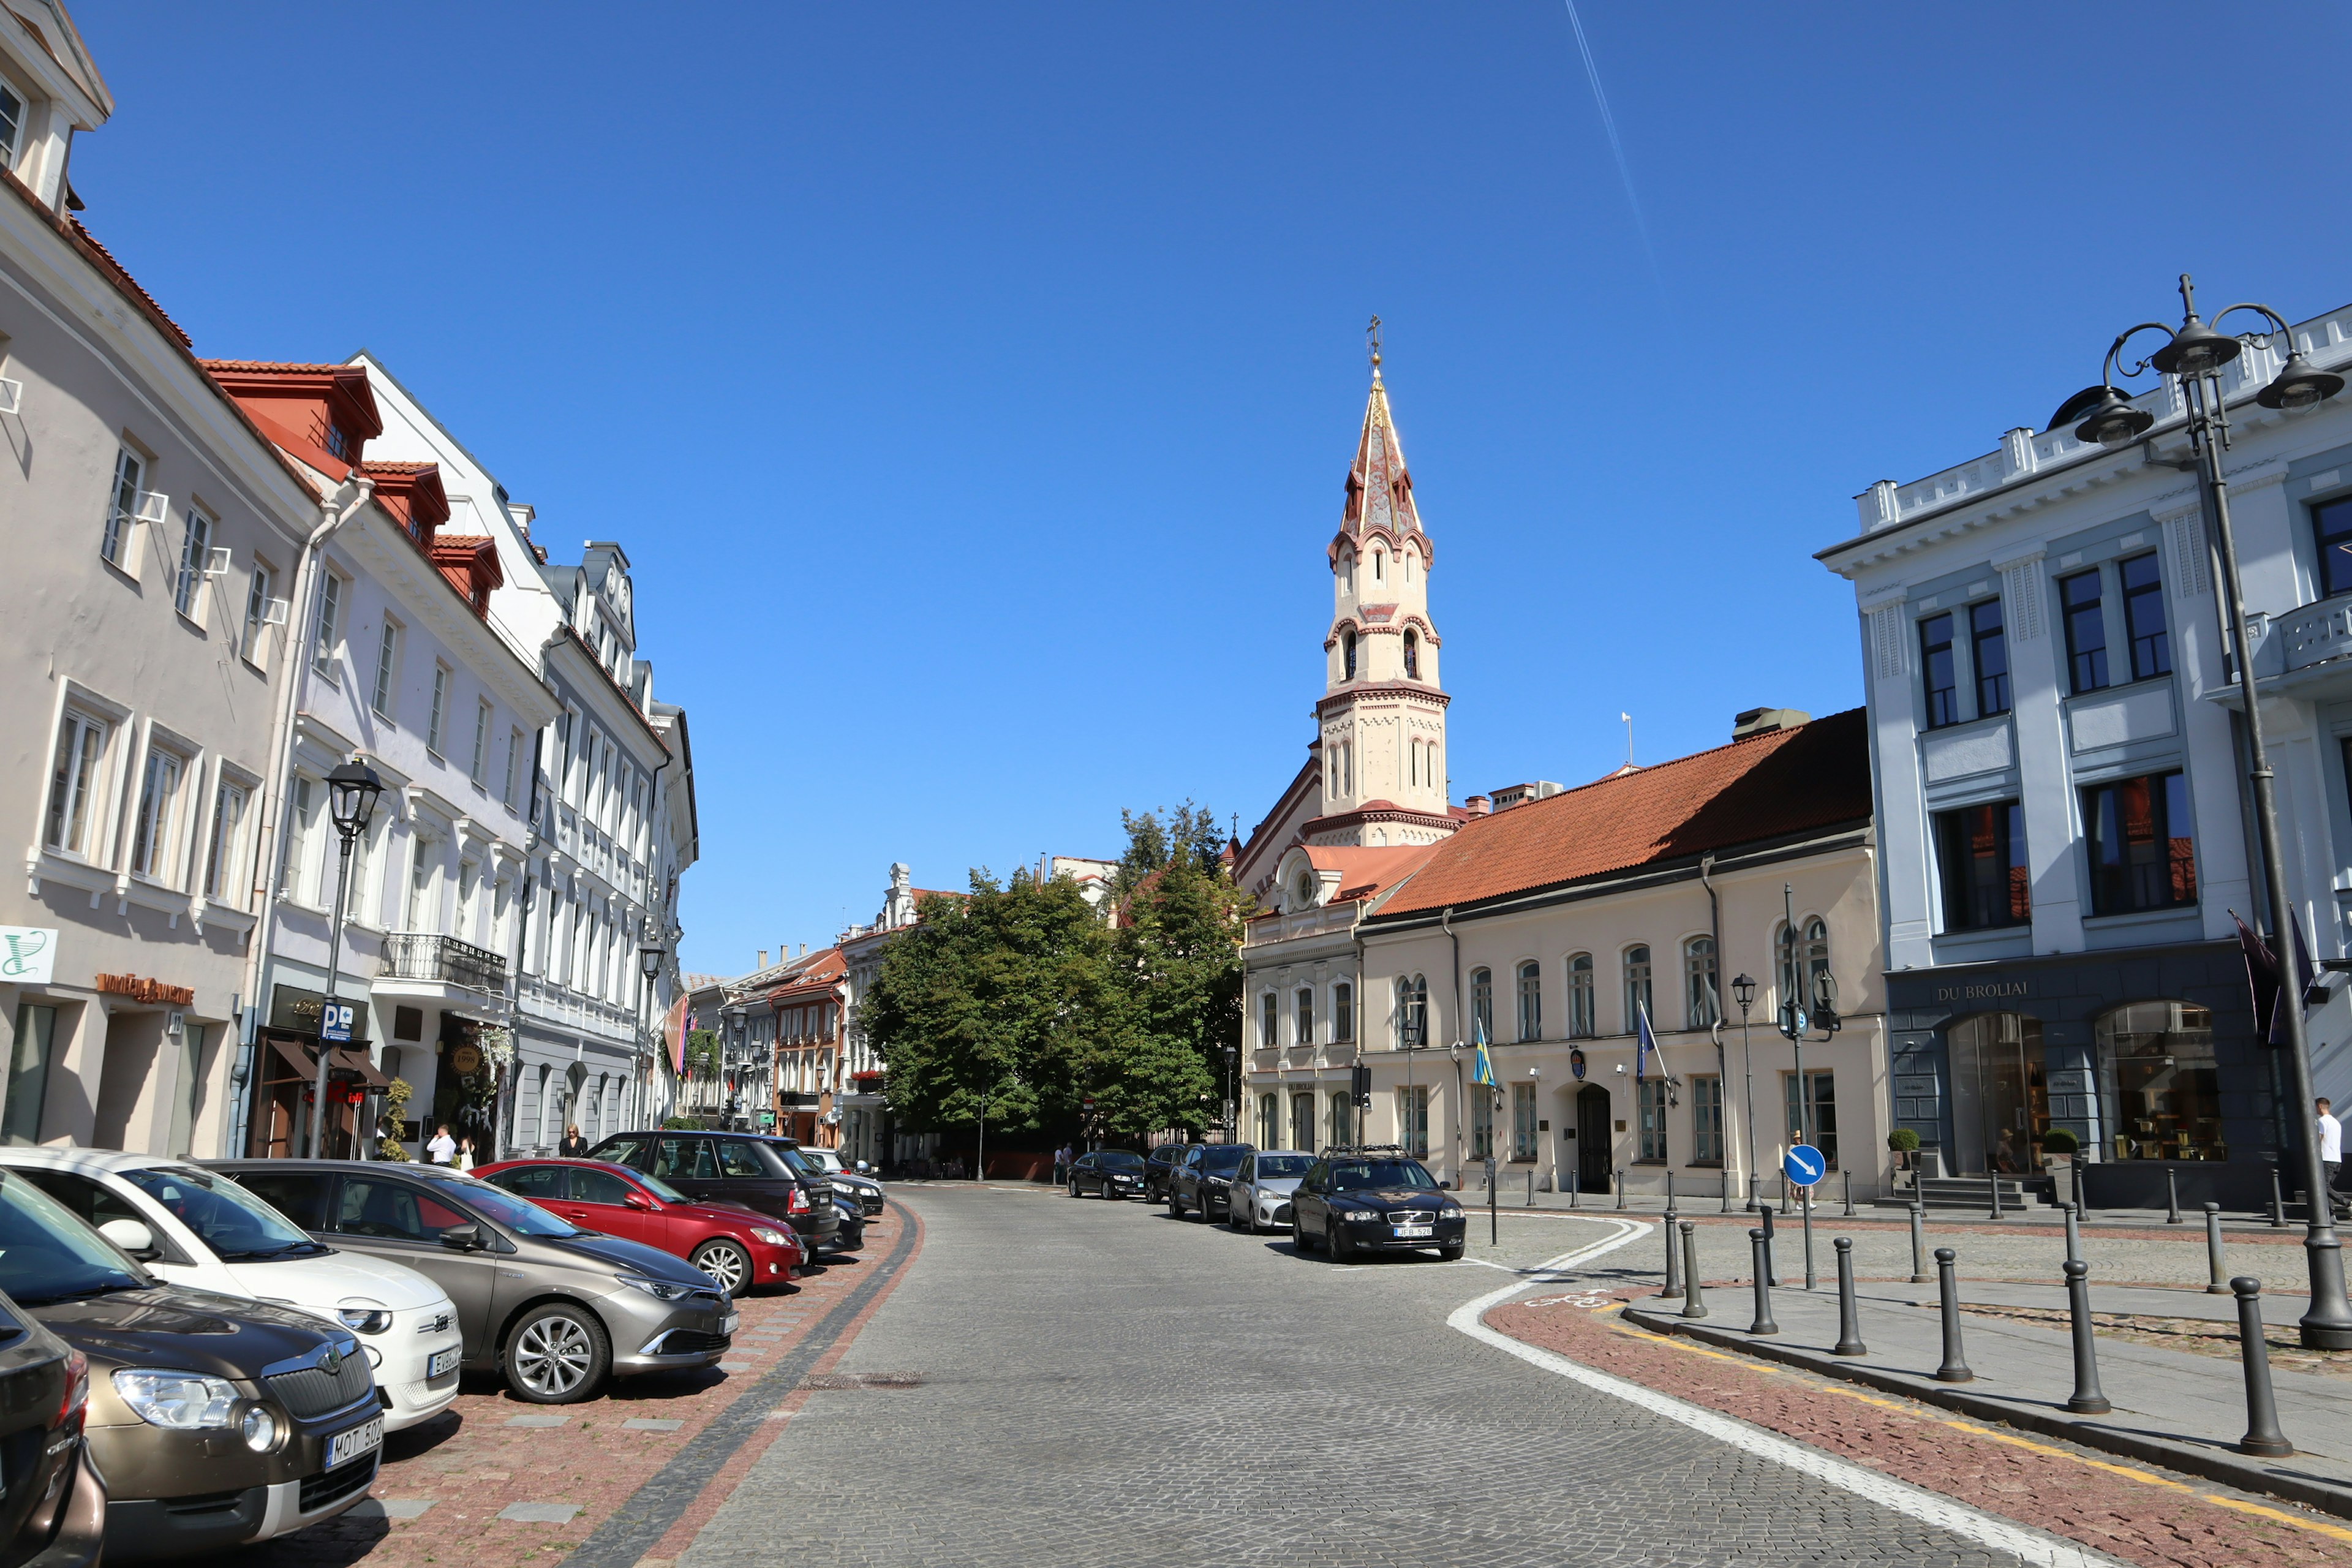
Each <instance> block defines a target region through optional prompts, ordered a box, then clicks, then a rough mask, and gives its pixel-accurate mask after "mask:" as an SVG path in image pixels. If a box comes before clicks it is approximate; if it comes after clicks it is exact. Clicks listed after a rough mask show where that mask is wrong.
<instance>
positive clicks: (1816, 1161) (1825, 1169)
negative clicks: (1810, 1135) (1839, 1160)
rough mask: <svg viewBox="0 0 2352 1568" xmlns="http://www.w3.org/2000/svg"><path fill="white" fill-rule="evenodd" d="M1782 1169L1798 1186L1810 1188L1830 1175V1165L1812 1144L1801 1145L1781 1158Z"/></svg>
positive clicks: (1791, 1149) (1794, 1147)
mask: <svg viewBox="0 0 2352 1568" xmlns="http://www.w3.org/2000/svg"><path fill="white" fill-rule="evenodd" d="M1780 1169H1781V1170H1782V1171H1784V1172H1786V1173H1787V1174H1788V1177H1789V1180H1790V1181H1792V1182H1794V1183H1796V1184H1797V1185H1799V1186H1801V1187H1810V1186H1811V1185H1813V1184H1815V1183H1817V1182H1819V1181H1820V1180H1821V1179H1822V1177H1823V1176H1826V1175H1828V1174H1829V1173H1830V1163H1829V1162H1828V1161H1827V1160H1825V1159H1823V1158H1822V1152H1821V1151H1820V1150H1819V1149H1816V1148H1814V1147H1813V1146H1812V1145H1811V1143H1799V1144H1796V1145H1795V1146H1793V1147H1792V1148H1790V1151H1789V1152H1787V1153H1786V1154H1783V1155H1781V1156H1780Z"/></svg>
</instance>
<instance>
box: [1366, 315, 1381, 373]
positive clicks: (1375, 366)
mask: <svg viewBox="0 0 2352 1568" xmlns="http://www.w3.org/2000/svg"><path fill="white" fill-rule="evenodd" d="M1364 336H1365V337H1366V338H1367V339H1368V340H1370V342H1371V345H1372V379H1373V380H1374V381H1378V380H1380V378H1381V319H1380V318H1379V317H1378V316H1374V317H1373V318H1372V324H1371V325H1370V326H1369V327H1366V328H1365V329H1364Z"/></svg>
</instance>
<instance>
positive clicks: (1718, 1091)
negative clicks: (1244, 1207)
mask: <svg viewBox="0 0 2352 1568" xmlns="http://www.w3.org/2000/svg"><path fill="white" fill-rule="evenodd" d="M1714 873H1715V857H1714V856H1712V855H1702V856H1700V857H1699V862H1698V881H1699V886H1700V887H1702V888H1705V889H1706V929H1707V932H1708V934H1709V936H1710V937H1711V938H1712V939H1713V940H1714V942H1715V1025H1714V1027H1713V1028H1711V1029H1710V1030H1708V1033H1709V1034H1711V1035H1713V1036H1714V1037H1715V1108H1716V1119H1717V1121H1719V1122H1721V1123H1722V1126H1721V1131H1722V1134H1723V1138H1722V1142H1723V1190H1724V1192H1725V1193H1726V1194H1728V1193H1729V1192H1730V1191H1731V1121H1730V1116H1729V1113H1728V1112H1727V1110H1725V1109H1724V1108H1725V1107H1726V1106H1727V1105H1729V1104H1730V1102H1731V1100H1730V1096H1728V1095H1727V1094H1725V1093H1724V1092H1723V1089H1724V1086H1725V1085H1726V1084H1727V1083H1729V1082H1730V1081H1731V1072H1730V1069H1729V1068H1727V1067H1726V1066H1725V1065H1724V1052H1723V965H1724V960H1725V954H1724V951H1723V899H1722V897H1721V896H1720V895H1719V894H1717V892H1716V890H1715V875H1714ZM1741 1174H1742V1175H1743V1176H1744V1175H1745V1174H1746V1173H1745V1172H1742V1173H1741ZM1724 1207H1725V1209H1726V1211H1728V1210H1729V1208H1730V1200H1729V1198H1728V1197H1727V1198H1726V1199H1725V1201H1724Z"/></svg>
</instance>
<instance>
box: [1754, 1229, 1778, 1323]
mask: <svg viewBox="0 0 2352 1568" xmlns="http://www.w3.org/2000/svg"><path fill="white" fill-rule="evenodd" d="M1767 1246H1768V1244H1767V1243H1766V1241H1765V1239H1764V1233H1763V1232H1762V1231H1761V1230H1751V1231H1749V1232H1748V1256H1749V1261H1750V1263H1751V1264H1752V1265H1753V1272H1754V1274H1755V1276H1756V1321H1754V1322H1752V1323H1750V1324H1748V1332H1749V1333H1751V1334H1777V1333H1779V1332H1780V1324H1778V1323H1776V1322H1774V1321H1772V1286H1771V1284H1770V1272H1769V1270H1770V1267H1771V1266H1770V1265H1769V1264H1768V1263H1766V1262H1765V1258H1766V1257H1767V1256H1768V1253H1767Z"/></svg>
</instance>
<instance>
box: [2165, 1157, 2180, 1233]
mask: <svg viewBox="0 0 2352 1568" xmlns="http://www.w3.org/2000/svg"><path fill="white" fill-rule="evenodd" d="M2164 1223H2165V1224H2167V1225H2179V1223H2180V1173H2179V1171H2176V1170H2174V1169H2173V1168H2172V1167H2171V1166H2169V1165H2167V1166H2166V1167H2165V1168H2164Z"/></svg>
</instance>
